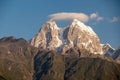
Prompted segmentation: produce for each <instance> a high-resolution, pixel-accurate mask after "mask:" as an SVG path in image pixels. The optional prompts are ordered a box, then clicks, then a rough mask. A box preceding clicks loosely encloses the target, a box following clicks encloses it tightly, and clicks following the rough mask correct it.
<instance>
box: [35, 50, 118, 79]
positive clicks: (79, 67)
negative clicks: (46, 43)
mask: <svg viewBox="0 0 120 80" xmlns="http://www.w3.org/2000/svg"><path fill="white" fill-rule="evenodd" d="M34 63H35V64H34V65H35V67H34V70H35V74H34V80H120V64H117V63H115V62H113V61H112V60H111V61H108V60H106V59H102V58H100V57H99V56H94V57H93V56H91V57H81V58H79V57H77V56H73V55H72V56H69V55H61V54H57V52H55V51H49V50H40V51H39V52H38V53H37V55H36V56H35V58H34Z"/></svg>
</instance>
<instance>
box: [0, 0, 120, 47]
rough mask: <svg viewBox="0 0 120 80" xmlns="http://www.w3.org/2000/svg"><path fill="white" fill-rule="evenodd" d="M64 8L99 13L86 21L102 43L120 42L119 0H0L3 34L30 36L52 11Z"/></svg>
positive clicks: (59, 23)
mask: <svg viewBox="0 0 120 80" xmlns="http://www.w3.org/2000/svg"><path fill="white" fill-rule="evenodd" d="M62 12H66V13H83V14H85V15H87V16H89V17H90V15H92V14H96V17H95V18H96V19H95V18H94V19H89V20H88V21H87V22H85V24H87V25H89V26H91V27H92V28H93V30H94V31H95V32H96V33H97V34H98V36H99V38H100V41H101V43H104V44H105V43H110V44H111V45H112V46H113V47H114V48H117V47H118V46H120V0H0V38H1V37H4V36H15V37H17V38H20V37H23V38H25V39H26V40H29V39H31V38H32V37H33V36H35V35H36V33H37V32H38V31H39V29H40V27H41V26H42V25H43V24H44V23H45V22H46V21H47V20H49V19H50V18H49V16H50V15H52V14H56V13H62ZM99 17H101V20H99V21H98V20H97V18H99ZM69 23H70V21H69V20H68V21H57V24H58V26H65V25H66V24H69Z"/></svg>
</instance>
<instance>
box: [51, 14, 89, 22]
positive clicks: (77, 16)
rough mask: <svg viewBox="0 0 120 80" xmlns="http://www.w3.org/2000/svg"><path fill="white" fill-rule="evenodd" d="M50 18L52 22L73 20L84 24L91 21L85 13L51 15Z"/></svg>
mask: <svg viewBox="0 0 120 80" xmlns="http://www.w3.org/2000/svg"><path fill="white" fill-rule="evenodd" d="M49 18H51V19H52V20H72V19H78V20H80V21H82V22H87V21H88V20H89V16H88V15H86V14H84V13H67V12H62V13H55V14H51V15H49Z"/></svg>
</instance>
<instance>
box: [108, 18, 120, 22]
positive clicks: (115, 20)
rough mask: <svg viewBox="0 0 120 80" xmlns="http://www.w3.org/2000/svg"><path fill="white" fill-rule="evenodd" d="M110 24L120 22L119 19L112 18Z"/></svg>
mask: <svg viewBox="0 0 120 80" xmlns="http://www.w3.org/2000/svg"><path fill="white" fill-rule="evenodd" d="M110 22H120V17H113V18H112V19H111V20H110Z"/></svg>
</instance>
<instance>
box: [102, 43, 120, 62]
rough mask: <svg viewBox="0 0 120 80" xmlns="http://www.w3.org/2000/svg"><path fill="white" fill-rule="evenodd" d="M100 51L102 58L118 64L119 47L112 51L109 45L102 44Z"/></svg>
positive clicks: (119, 60) (119, 56) (119, 57)
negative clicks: (107, 58)
mask: <svg viewBox="0 0 120 80" xmlns="http://www.w3.org/2000/svg"><path fill="white" fill-rule="evenodd" d="M102 49H103V53H104V56H107V57H111V58H112V59H113V60H115V61H116V62H118V63H120V47H119V48H118V49H114V48H112V47H111V46H110V44H104V45H103V48H102Z"/></svg>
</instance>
